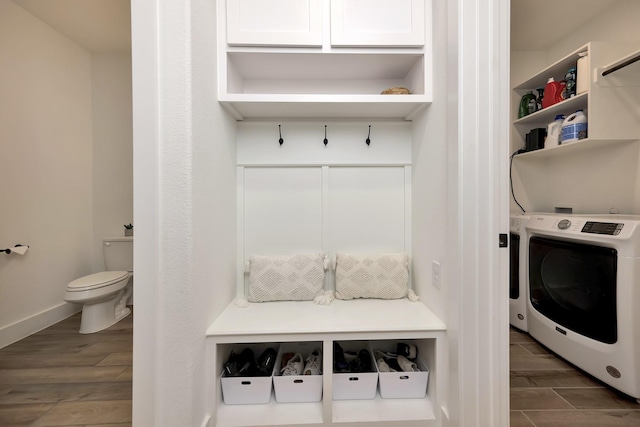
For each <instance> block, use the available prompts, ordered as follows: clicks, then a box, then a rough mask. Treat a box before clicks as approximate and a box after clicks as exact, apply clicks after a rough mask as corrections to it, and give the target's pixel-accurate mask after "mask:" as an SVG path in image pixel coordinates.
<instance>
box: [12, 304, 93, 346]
mask: <svg viewBox="0 0 640 427" xmlns="http://www.w3.org/2000/svg"><path fill="white" fill-rule="evenodd" d="M81 310H82V306H81V305H79V304H71V303H66V302H65V303H62V304H60V305H58V306H56V307H53V308H50V309H48V310H45V311H43V312H41V313H38V314H34V315H33V316H31V317H27V318H26V319H23V320H21V321H19V322H16V323H13V324H11V325H8V326H5V327H2V328H0V348H3V347H6V346H8V345H9V344H13V343H14V342H16V341H19V340H21V339H23V338H26V337H28V336H29V335H31V334H34V333H36V332H38V331H41V330H43V329H45V328H48V327H49V326H51V325H53V324H55V323H58V322H59V321H61V320H64V319H66V318H67V317H69V316H72V315H74V314H76V313H77V312H79V311H81Z"/></svg>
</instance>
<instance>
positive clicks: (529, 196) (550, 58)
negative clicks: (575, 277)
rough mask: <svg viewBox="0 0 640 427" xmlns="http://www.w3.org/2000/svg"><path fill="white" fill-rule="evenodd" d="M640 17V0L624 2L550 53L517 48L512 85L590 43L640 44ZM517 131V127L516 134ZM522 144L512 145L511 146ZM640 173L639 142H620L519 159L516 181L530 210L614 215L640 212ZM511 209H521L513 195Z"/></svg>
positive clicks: (517, 191)
mask: <svg viewBox="0 0 640 427" xmlns="http://www.w3.org/2000/svg"><path fill="white" fill-rule="evenodd" d="M575 1H576V4H579V0H575ZM639 16H640V2H638V1H635V0H622V1H620V2H618V3H616V4H615V5H614V6H613V7H612V8H611V9H610V10H608V11H607V12H606V13H604V14H601V15H599V16H597V17H596V18H595V19H594V20H593V21H591V22H590V23H588V24H587V25H584V26H583V27H581V28H580V29H579V30H577V31H575V32H574V33H572V34H570V35H569V36H567V37H565V38H564V39H562V40H561V41H559V42H558V43H556V44H555V45H553V46H551V47H550V48H549V49H548V50H547V51H545V52H539V51H535V52H523V51H520V52H512V58H513V60H512V64H511V68H512V86H513V84H514V83H515V84H517V83H519V82H521V81H523V80H525V79H526V78H528V77H529V76H531V75H533V74H534V73H535V72H537V71H539V70H541V69H544V68H545V67H546V66H548V65H550V64H552V63H553V62H555V61H557V60H559V59H561V58H563V57H564V56H566V55H567V54H569V53H571V52H573V51H575V50H576V49H578V48H579V47H580V46H583V45H585V44H586V43H588V42H592V41H609V42H637V43H638V47H639V48H640V32H639V31H638V22H637V21H638V17H639ZM528 70H531V72H527V71H528ZM516 98H517V97H515V96H513V95H512V107H511V110H512V114H513V115H512V119H513V118H515V111H516V110H517V102H519V99H516ZM516 133H517V131H516V130H515V129H514V128H513V127H512V135H513V136H515V135H516ZM638 138H639V139H640V135H638ZM515 139H516V138H515V137H512V141H513V140H515ZM518 148H521V147H514V146H512V147H511V150H512V152H513V151H515V150H516V149H518ZM638 176H640V154H639V150H638V146H637V145H616V146H607V147H604V146H603V147H601V148H597V149H593V150H590V151H589V152H588V153H579V154H577V155H571V156H562V157H561V158H551V159H549V160H547V161H544V162H540V161H537V162H532V161H529V160H525V159H522V160H518V159H516V161H515V162H514V169H513V184H514V191H515V194H516V197H517V198H518V201H519V202H520V204H521V205H522V206H523V207H524V208H525V209H526V210H527V211H537V212H553V211H554V209H555V207H556V206H562V205H564V206H570V207H573V209H574V212H575V213H608V212H609V210H610V209H612V208H614V209H617V210H618V211H619V212H620V213H626V214H640V204H639V203H638V202H639V200H638V197H637V194H638V189H639V188H640V187H638V184H639V181H638ZM558 183H562V185H558ZM567 189H570V191H567ZM511 210H512V211H514V212H520V208H518V207H517V205H516V204H515V203H514V202H513V199H511Z"/></svg>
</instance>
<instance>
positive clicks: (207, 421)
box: [200, 415, 211, 427]
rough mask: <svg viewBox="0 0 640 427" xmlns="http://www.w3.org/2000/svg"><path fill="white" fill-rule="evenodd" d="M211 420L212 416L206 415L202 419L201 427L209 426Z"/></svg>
mask: <svg viewBox="0 0 640 427" xmlns="http://www.w3.org/2000/svg"><path fill="white" fill-rule="evenodd" d="M209 421H211V417H210V416H209V415H207V416H206V417H204V420H203V421H202V424H200V427H209Z"/></svg>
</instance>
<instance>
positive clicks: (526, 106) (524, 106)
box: [518, 91, 536, 119]
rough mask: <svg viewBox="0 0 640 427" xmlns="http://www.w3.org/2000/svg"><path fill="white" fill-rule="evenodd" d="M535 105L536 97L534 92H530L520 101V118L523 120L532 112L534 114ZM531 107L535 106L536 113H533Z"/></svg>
mask: <svg viewBox="0 0 640 427" xmlns="http://www.w3.org/2000/svg"><path fill="white" fill-rule="evenodd" d="M535 103H536V96H535V95H534V94H533V92H532V91H529V92H527V93H526V94H524V96H523V97H522V99H520V108H519V109H518V118H519V119H521V118H523V117H524V116H527V115H529V114H531V113H532V112H534V111H535ZM530 105H534V107H533V109H534V111H531V108H530Z"/></svg>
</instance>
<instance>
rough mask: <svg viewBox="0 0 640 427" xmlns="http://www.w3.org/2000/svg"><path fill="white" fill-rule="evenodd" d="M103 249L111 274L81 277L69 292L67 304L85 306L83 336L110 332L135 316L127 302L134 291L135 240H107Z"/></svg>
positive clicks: (108, 272) (108, 270)
mask: <svg viewBox="0 0 640 427" xmlns="http://www.w3.org/2000/svg"><path fill="white" fill-rule="evenodd" d="M103 248H104V255H105V264H106V266H107V271H101V272H99V273H94V274H90V275H88V276H84V277H80V278H79V279H76V280H74V281H72V282H70V283H69V284H68V285H67V289H66V292H65V296H64V300H65V301H67V302H71V303H75V304H82V319H81V321H80V333H81V334H91V333H94V332H98V331H101V330H103V329H106V328H108V327H109V326H112V325H115V324H116V323H118V322H119V321H120V320H122V319H124V318H125V317H127V316H128V315H129V314H130V313H131V309H129V308H128V307H127V303H128V301H129V298H130V297H131V294H132V291H133V238H132V237H124V238H110V239H104V240H103ZM112 267H116V268H117V267H120V268H119V269H113V270H111V268H112ZM125 269H126V270H125Z"/></svg>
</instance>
